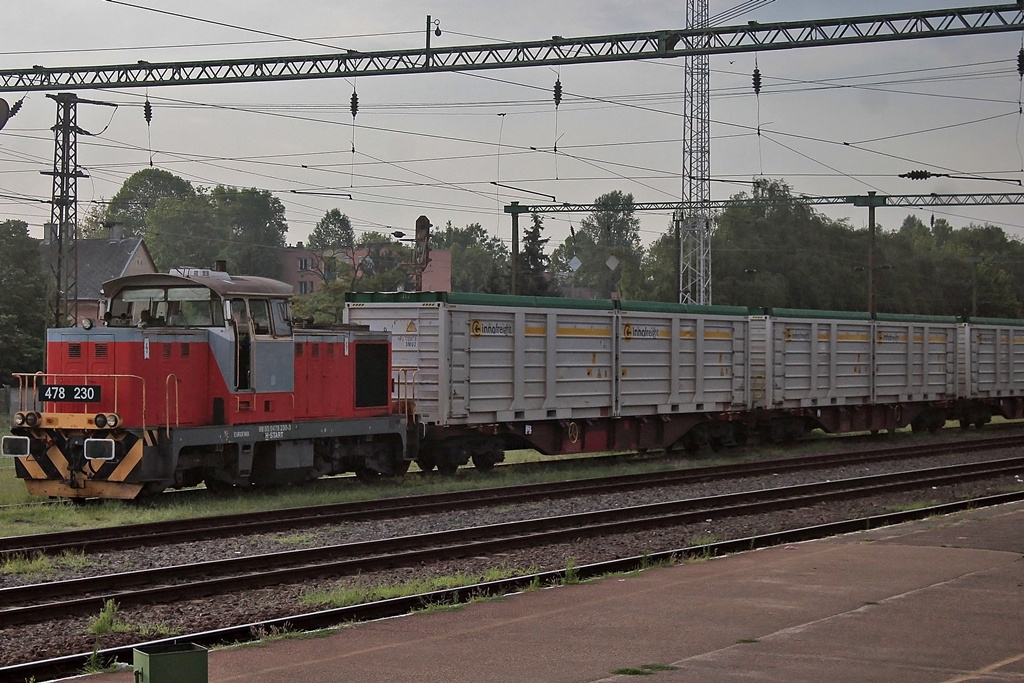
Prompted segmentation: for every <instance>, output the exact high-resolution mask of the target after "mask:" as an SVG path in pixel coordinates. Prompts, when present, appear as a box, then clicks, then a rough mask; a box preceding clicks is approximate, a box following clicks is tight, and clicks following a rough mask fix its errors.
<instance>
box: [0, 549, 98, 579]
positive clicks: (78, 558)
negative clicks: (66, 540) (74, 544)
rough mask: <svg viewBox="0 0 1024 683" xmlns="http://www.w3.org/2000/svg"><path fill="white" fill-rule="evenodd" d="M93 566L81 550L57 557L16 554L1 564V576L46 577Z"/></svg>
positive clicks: (64, 553)
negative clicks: (58, 571) (59, 572)
mask: <svg viewBox="0 0 1024 683" xmlns="http://www.w3.org/2000/svg"><path fill="white" fill-rule="evenodd" d="M90 564H92V563H91V562H90V560H89V558H88V557H86V555H85V553H83V552H82V551H80V550H65V551H64V552H62V553H61V554H60V555H57V556H56V557H51V556H50V555H44V554H43V553H39V552H36V553H31V554H28V555H25V554H15V555H11V556H9V557H6V558H4V560H3V562H2V563H0V574H15V575H18V576H34V575H41V576H46V575H48V574H51V573H53V572H54V571H55V570H57V569H81V568H83V567H88V566H89V565H90Z"/></svg>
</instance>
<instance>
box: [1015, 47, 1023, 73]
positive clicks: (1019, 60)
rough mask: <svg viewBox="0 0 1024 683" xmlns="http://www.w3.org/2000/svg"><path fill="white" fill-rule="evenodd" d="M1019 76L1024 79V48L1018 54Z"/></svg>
mask: <svg viewBox="0 0 1024 683" xmlns="http://www.w3.org/2000/svg"><path fill="white" fill-rule="evenodd" d="M1017 75H1018V76H1020V77H1021V78H1024V47H1022V48H1021V49H1020V52H1018V53H1017Z"/></svg>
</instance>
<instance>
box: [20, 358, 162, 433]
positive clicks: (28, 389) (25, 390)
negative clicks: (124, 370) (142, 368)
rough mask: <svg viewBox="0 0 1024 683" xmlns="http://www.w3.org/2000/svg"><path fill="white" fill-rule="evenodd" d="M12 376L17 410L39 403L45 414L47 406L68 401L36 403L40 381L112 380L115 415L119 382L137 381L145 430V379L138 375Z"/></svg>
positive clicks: (36, 374)
mask: <svg viewBox="0 0 1024 683" xmlns="http://www.w3.org/2000/svg"><path fill="white" fill-rule="evenodd" d="M13 374H14V376H15V377H17V378H18V406H19V407H18V409H19V410H22V411H25V410H34V409H35V408H36V405H37V403H41V404H42V406H41V407H42V412H46V406H47V404H49V405H51V406H52V405H54V404H56V403H68V402H69V401H38V399H36V398H34V397H35V396H37V395H38V390H39V382H40V380H41V381H42V382H44V383H45V382H47V381H48V380H49V379H52V380H63V381H64V382H65V383H67V382H68V380H69V379H75V378H81V380H82V382H83V383H88V382H89V380H90V379H113V380H114V412H115V413H117V414H120V413H121V411H120V409H119V403H120V400H121V397H120V392H119V385H120V382H121V380H138V381H139V383H140V384H141V385H142V429H143V430H145V429H146V422H147V420H146V380H145V378H143V377H141V376H139V375H112V374H97V373H91V372H90V373H85V372H69V373H62V372H35V373H28V372H15V373H13ZM30 396H31V397H33V398H32V399H31V401H29V400H28V397H30ZM82 405H83V406H85V405H87V403H83V404H82ZM76 412H77V413H81V414H83V415H87V414H89V413H90V412H92V411H88V410H84V409H83V410H80V411H76Z"/></svg>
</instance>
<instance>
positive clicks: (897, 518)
mask: <svg viewBox="0 0 1024 683" xmlns="http://www.w3.org/2000/svg"><path fill="white" fill-rule="evenodd" d="M1021 500H1024V492H1015V493H1003V494H998V495H994V496H984V497H981V498H972V499H968V500H962V501H957V502H954V503H944V504H942V505H934V506H930V507H925V508H918V509H915V510H905V511H900V512H891V513H887V514H883V515H873V516H870V517H860V518H856V519H851V520H844V521H840V522H831V523H828V524H820V525H815V526H810V527H800V528H796V529H790V530H786V531H778V532H772V533H770V534H763V535H757V536H748V537H746V538H740V539H734V540H729V541H720V542H717V543H708V544H704V545H698V546H689V547H685V548H679V549H675V550H666V551H662V552H655V553H650V554H644V555H637V556H633V557H627V558H621V559H616V560H609V561H606V562H596V563H593V564H587V565H581V566H579V567H574V568H573V573H574V576H575V577H576V578H577V579H578V580H582V581H586V580H592V579H597V578H600V577H602V576H608V575H610V574H616V573H625V572H636V571H641V570H643V569H647V568H649V567H651V566H656V565H659V564H661V563H666V562H678V561H681V560H684V559H687V558H700V557H717V556H722V555H729V554H734V553H741V552H746V551H750V550H758V549H762V548H769V547H772V546H777V545H781V544H785V543H800V542H804V541H811V540H817V539H822V538H828V537H831V536H836V535H840V534H848V533H856V532H860V531H866V530H870V529H877V528H880V527H884V526H890V525H893V524H902V523H905V522H910V521H915V520H919V519H924V518H927V517H933V516H937V515H948V514H954V513H957V512H963V511H966V510H971V509H975V508H980V507H988V506H995V505H1002V504H1007V503H1013V502H1018V501H1021ZM565 579H566V570H553V571H544V572H537V573H533V574H526V575H521V576H516V577H512V578H508V579H501V580H498V581H489V582H486V583H478V584H473V585H470V586H462V587H459V588H451V589H446V590H437V591H431V592H428V593H419V594H416V595H409V596H405V597H400V598H390V599H387V600H379V601H375V602H369V603H363V604H360V605H353V606H350V607H338V608H333V609H327V610H320V611H316V612H307V613H303V614H295V615H291V616H287V617H282V618H278V619H268V620H265V621H259V622H251V623H247V624H238V625H234V626H228V627H225V628H220V629H213V630H208V631H202V632H199V633H190V634H184V635H179V636H175V637H173V638H164V639H159V640H150V641H145V642H140V643H134V644H131V645H124V646H120V647H113V648H107V649H103V650H99V651H98V652H88V653H79V654H74V655H67V656H63V657H54V658H50V659H45V660H41V661H36V662H25V663H21V664H14V665H11V666H6V667H0V681H19V682H21V681H25V680H29V679H31V678H35V679H36V680H49V679H53V678H59V677H63V676H67V675H71V674H75V673H79V672H81V671H82V670H83V669H84V668H85V667H86V666H88V665H89V664H91V663H94V662H95V661H97V660H99V661H101V662H103V663H105V664H108V665H109V664H113V663H115V662H125V663H126V662H130V661H132V658H133V656H134V652H135V649H136V648H147V647H160V646H166V645H178V644H182V643H189V644H194V645H201V646H205V647H215V646H217V645H224V644H231V643H241V642H250V641H254V640H257V641H258V640H260V639H261V637H262V636H261V634H264V633H275V632H280V633H284V632H296V631H314V630H320V629H328V628H335V627H337V626H338V625H339V624H343V623H344V624H352V623H356V622H365V621H372V620H376V619H385V618H389V617H396V616H401V615H403V614H408V613H409V612H412V611H415V610H418V609H423V608H425V607H429V606H431V605H438V604H446V605H449V604H461V603H465V602H468V601H469V600H471V599H479V598H481V597H489V596H500V595H508V594H510V593H515V592H518V591H522V590H525V589H528V588H530V587H533V586H538V585H540V586H552V585H558V584H559V583H562V582H564V581H565Z"/></svg>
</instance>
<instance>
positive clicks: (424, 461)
mask: <svg viewBox="0 0 1024 683" xmlns="http://www.w3.org/2000/svg"><path fill="white" fill-rule="evenodd" d="M416 466H417V467H419V468H420V469H421V470H423V471H424V472H431V471H433V469H434V468H435V467H437V460H436V459H435V458H434V456H432V455H426V454H424V455H420V457H418V458H416Z"/></svg>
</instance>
